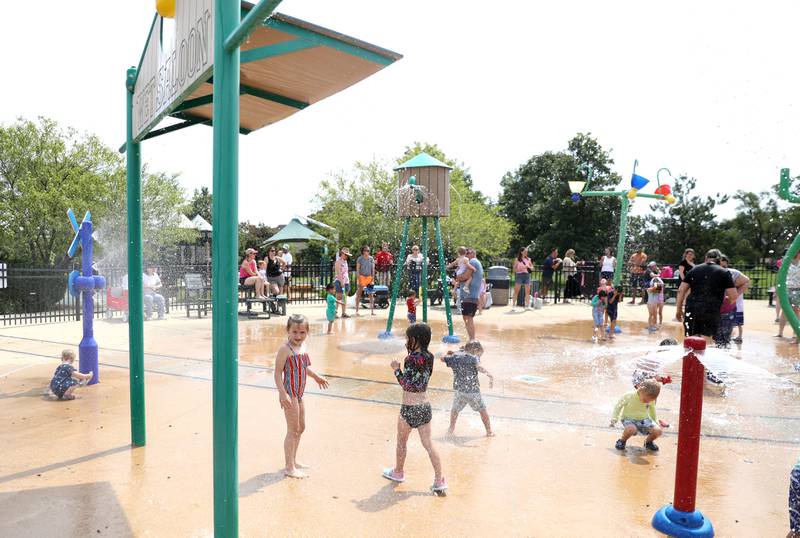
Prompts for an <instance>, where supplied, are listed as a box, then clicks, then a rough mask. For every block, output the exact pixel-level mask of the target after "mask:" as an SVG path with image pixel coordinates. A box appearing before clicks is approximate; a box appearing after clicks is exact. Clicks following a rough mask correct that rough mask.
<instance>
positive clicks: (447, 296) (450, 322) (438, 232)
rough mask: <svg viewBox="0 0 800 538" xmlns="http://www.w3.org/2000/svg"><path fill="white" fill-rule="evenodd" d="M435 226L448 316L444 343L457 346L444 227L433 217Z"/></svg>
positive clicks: (445, 307) (440, 272) (443, 297)
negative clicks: (445, 254) (443, 239)
mask: <svg viewBox="0 0 800 538" xmlns="http://www.w3.org/2000/svg"><path fill="white" fill-rule="evenodd" d="M433 225H434V228H435V229H436V251H437V254H438V256H439V278H440V279H441V281H442V294H443V296H442V300H443V302H444V312H445V315H446V316H447V336H445V337H444V338H442V341H444V342H447V343H448V344H457V343H458V341H459V338H458V336H456V335H455V334H453V314H452V313H451V312H450V286H448V285H447V273H446V272H445V269H444V247H442V227H441V225H440V224H439V217H433Z"/></svg>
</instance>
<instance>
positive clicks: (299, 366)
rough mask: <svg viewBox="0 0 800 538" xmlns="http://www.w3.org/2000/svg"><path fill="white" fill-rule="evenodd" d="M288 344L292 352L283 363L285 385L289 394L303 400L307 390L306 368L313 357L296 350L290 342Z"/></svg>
mask: <svg viewBox="0 0 800 538" xmlns="http://www.w3.org/2000/svg"><path fill="white" fill-rule="evenodd" d="M286 346H287V347H288V348H289V349H290V350H291V351H292V354H291V355H287V357H286V362H285V363H284V365H283V387H284V388H285V389H286V393H287V394H289V396H291V397H292V398H297V399H298V400H302V399H303V393H304V392H305V390H306V369H307V368H308V367H309V366H310V365H311V359H309V358H308V353H297V352H295V350H294V349H292V346H291V345H290V344H289V343H287V344H286Z"/></svg>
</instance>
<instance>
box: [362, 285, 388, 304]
mask: <svg viewBox="0 0 800 538" xmlns="http://www.w3.org/2000/svg"><path fill="white" fill-rule="evenodd" d="M370 295H374V296H375V306H376V307H378V308H389V286H383V285H381V284H375V285H369V286H367V288H366V293H364V294H363V295H362V296H361V306H364V307H366V306H369V296H370Z"/></svg>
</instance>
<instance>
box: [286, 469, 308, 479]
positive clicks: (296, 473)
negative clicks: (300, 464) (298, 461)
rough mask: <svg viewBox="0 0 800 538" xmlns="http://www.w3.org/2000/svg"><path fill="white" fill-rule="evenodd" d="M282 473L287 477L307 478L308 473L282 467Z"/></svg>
mask: <svg viewBox="0 0 800 538" xmlns="http://www.w3.org/2000/svg"><path fill="white" fill-rule="evenodd" d="M283 474H285V475H286V476H288V477H289V478H307V477H308V475H307V474H306V473H304V472H303V471H301V470H299V469H284V470H283Z"/></svg>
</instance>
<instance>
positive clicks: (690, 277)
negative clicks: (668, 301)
mask: <svg viewBox="0 0 800 538" xmlns="http://www.w3.org/2000/svg"><path fill="white" fill-rule="evenodd" d="M721 257H722V254H721V253H720V251H719V250H717V249H712V250H709V251H708V252H707V253H706V262H705V263H702V264H699V265H696V266H695V267H694V269H692V270H691V271H689V273H688V274H686V276H685V278H684V280H683V282H681V285H680V287H679V288H678V301H677V304H676V305H675V306H676V309H677V311H676V313H675V317H676V319H677V320H678V321H683V326H684V329H685V330H686V336H708V337H713V336H714V335H715V334H717V330H718V329H719V322H720V312H719V309H720V307H721V306H722V301H723V300H726V301H729V302H731V303H735V302H736V298H737V297H738V293H737V292H736V286H735V284H734V282H733V277H732V276H731V274H730V272H729V271H728V270H727V269H723V268H722V267H720V265H719V261H720V258H721ZM687 296H688V299H687ZM684 299H686V315H685V316H684V314H683V302H684Z"/></svg>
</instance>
